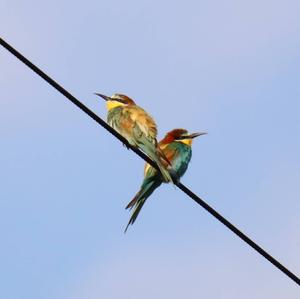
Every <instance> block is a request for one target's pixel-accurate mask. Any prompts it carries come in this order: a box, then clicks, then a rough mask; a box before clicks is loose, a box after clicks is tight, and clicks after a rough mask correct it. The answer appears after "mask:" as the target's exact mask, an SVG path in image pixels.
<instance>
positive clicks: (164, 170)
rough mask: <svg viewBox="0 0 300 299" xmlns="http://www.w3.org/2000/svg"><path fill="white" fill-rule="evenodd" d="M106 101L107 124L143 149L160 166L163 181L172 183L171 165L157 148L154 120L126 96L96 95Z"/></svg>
mask: <svg viewBox="0 0 300 299" xmlns="http://www.w3.org/2000/svg"><path fill="white" fill-rule="evenodd" d="M96 95H98V96H100V97H101V98H103V99H104V100H105V101H106V107H107V110H108V114H107V122H108V124H109V125H110V126H111V127H112V128H114V129H115V130H116V131H117V132H118V133H119V134H121V135H122V136H123V137H124V138H125V139H126V140H127V141H128V143H129V144H130V145H132V146H134V147H137V148H139V149H141V150H142V151H143V152H144V153H145V154H146V155H147V156H148V157H149V158H150V159H152V160H153V161H154V162H155V163H156V164H157V166H158V168H159V170H160V172H161V174H162V176H163V180H164V181H165V182H172V177H171V175H170V173H169V169H168V168H170V163H169V162H168V160H167V158H166V157H165V156H164V154H163V152H162V151H161V150H160V148H159V147H158V146H157V140H156V136H157V127H156V124H155V122H154V120H153V118H152V117H151V116H150V115H149V114H148V113H147V112H146V111H145V110H144V109H143V108H141V107H139V106H138V105H136V103H135V102H134V101H133V100H132V99H131V98H129V97H128V96H126V95H123V94H118V93H116V94H113V95H112V96H111V97H109V96H106V95H103V94H100V93H96Z"/></svg>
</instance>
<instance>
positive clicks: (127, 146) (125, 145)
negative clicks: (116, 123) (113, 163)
mask: <svg viewBox="0 0 300 299" xmlns="http://www.w3.org/2000/svg"><path fill="white" fill-rule="evenodd" d="M123 146H124V147H126V148H127V149H128V150H129V149H130V146H129V144H128V143H125V142H124V143H123Z"/></svg>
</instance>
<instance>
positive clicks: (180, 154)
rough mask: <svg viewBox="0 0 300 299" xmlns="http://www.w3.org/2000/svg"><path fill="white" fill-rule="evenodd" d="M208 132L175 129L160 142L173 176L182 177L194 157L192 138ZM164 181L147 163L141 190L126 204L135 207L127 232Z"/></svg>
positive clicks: (128, 206) (131, 207)
mask: <svg viewBox="0 0 300 299" xmlns="http://www.w3.org/2000/svg"><path fill="white" fill-rule="evenodd" d="M204 134H206V133H193V134H189V133H188V131H187V130H184V129H174V130H172V131H170V132H168V133H167V134H166V136H165V137H164V138H163V139H162V140H161V141H160V142H159V144H158V146H159V147H160V148H161V150H162V151H163V152H164V154H165V156H166V157H167V159H168V160H169V161H170V162H171V165H172V169H173V171H174V173H173V174H172V175H173V177H175V178H176V179H178V180H179V179H180V178H181V177H182V176H183V175H184V173H185V172H186V170H187V167H188V164H189V162H190V160H191V157H192V147H191V146H192V140H193V138H195V137H197V136H201V135H204ZM161 183H163V179H162V177H161V175H160V174H159V173H158V172H157V170H156V169H155V168H153V167H152V166H151V165H150V164H148V163H146V165H145V169H144V180H143V183H142V186H141V188H140V190H139V192H138V193H137V194H136V195H135V197H134V198H133V199H132V200H131V201H130V202H129V204H128V205H127V206H126V209H128V208H130V209H133V212H132V215H131V217H130V220H129V222H128V224H127V226H126V229H125V232H126V231H127V228H128V226H129V225H130V224H133V223H134V222H135V220H136V218H137V216H138V214H139V212H140V211H141V209H142V207H143V205H144V203H145V202H146V200H147V198H148V197H149V196H150V195H151V194H152V193H153V191H154V190H155V189H156V188H157V187H159V186H160V185H161Z"/></svg>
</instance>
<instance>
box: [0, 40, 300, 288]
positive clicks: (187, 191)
mask: <svg viewBox="0 0 300 299" xmlns="http://www.w3.org/2000/svg"><path fill="white" fill-rule="evenodd" d="M0 44H1V45H2V46H3V47H4V48H6V49H7V50H8V51H9V52H10V53H11V54H13V55H14V56H16V57H17V58H18V59H19V60H21V61H22V62H23V63H24V64H26V65H27V66H28V67H29V68H30V69H31V70H33V71H34V72H35V73H37V74H38V75H39V76H40V77H42V78H43V79H44V80H45V81H46V82H48V83H49V84H50V85H52V86H53V87H54V88H55V89H56V90H58V91H59V92H60V93H62V94H63V95H64V96H65V97H66V98H68V99H69V100H70V101H71V102H72V103H73V104H75V105H76V106H77V107H78V108H80V109H81V110H82V111H84V112H85V113H86V114H87V115H89V116H90V117H91V118H92V119H93V120H95V121H96V122H97V123H98V124H99V125H101V126H102V127H104V128H105V129H106V130H107V131H109V132H110V133H111V134H112V135H114V136H115V137H116V138H117V139H119V140H120V141H121V142H122V143H124V144H126V145H127V146H128V147H129V148H130V149H131V150H132V151H134V152H135V153H136V154H137V155H138V156H140V157H141V158H142V159H144V160H145V161H146V162H148V163H149V164H151V165H152V166H153V167H155V168H156V169H158V167H157V165H156V164H155V162H153V161H152V160H151V159H150V158H149V157H148V156H146V155H145V154H144V153H143V152H141V151H140V150H139V149H136V148H134V147H133V146H131V145H130V144H128V142H127V140H126V139H125V138H124V137H122V136H121V135H120V134H119V133H118V132H116V131H115V130H114V129H113V128H111V127H110V126H109V125H108V124H107V123H106V122H105V121H104V120H102V119H101V118H100V117H99V116H98V115H96V114H95V113H94V112H93V111H91V110H90V109H89V108H88V107H86V106H85V105H84V104H82V103H81V102H80V101H79V100H78V99H76V98H75V97H74V96H73V95H71V94H70V93H69V92H68V91H67V90H65V89H64V88H63V87H62V86H61V85H59V84H58V83H57V82H55V81H54V80H53V79H51V78H50V77H49V76H48V75H46V74H45V73H44V72H43V71H42V70H41V69H39V68H38V67H37V66H36V65H34V64H33V63H32V62H30V61H29V60H28V59H27V58H25V57H24V56H23V55H22V54H21V53H19V52H18V51H17V50H16V49H14V48H13V47H12V46H10V45H9V44H8V43H7V42H5V41H4V40H3V39H2V38H0ZM175 185H176V186H177V187H178V188H179V189H181V190H182V191H183V192H184V193H185V194H186V195H188V196H189V197H190V198H192V199H193V200H194V201H195V202H197V203H198V204H199V205H200V206H202V207H203V208H204V209H205V210H206V211H208V212H209V213H210V214H211V215H213V216H214V217H215V218H217V219H218V220H219V221H220V222H221V223H223V224H224V225H225V226H226V227H227V228H229V229H230V230H231V231H232V232H234V233H235V234H236V235H237V236H238V237H240V238H241V239H242V240H243V241H244V242H246V243H247V244H248V245H250V246H251V247H252V248H253V249H254V250H256V251H257V252H258V253H259V254H261V255H262V256H263V257H264V258H266V259H267V260H268V261H269V262H270V263H272V264H273V265H274V266H275V267H277V268H278V269H279V270H281V271H282V272H283V273H284V274H286V275H287V276H288V277H289V278H290V279H292V280H293V281H295V282H296V283H297V284H298V285H300V279H299V278H298V277H297V276H296V275H295V274H294V273H292V272H291V271H290V270H288V269H287V268H286V267H285V266H283V265H282V264H281V263H280V262H278V261H277V260H276V259H275V258H273V257H272V256H271V255H270V254H269V253H267V252H266V251H265V250H264V249H262V248H261V247H260V246H259V245H258V244H256V243H255V242H254V241H252V240H251V239H250V238H249V237H247V236H246V235H245V234H244V233H243V232H241V231H240V230H239V229H238V228H237V227H235V226H234V225H233V224H232V223H230V222H229V221H228V220H226V219H225V218H224V217H223V216H222V215H221V214H219V213H218V212H217V211H216V210H215V209H213V208H212V207H211V206H209V205H208V204H207V203H206V202H205V201H203V200H202V199H201V198H200V197H199V196H197V195H196V194H195V193H194V192H192V191H191V190H190V189H189V188H187V187H186V186H185V185H183V184H182V183H180V182H175Z"/></svg>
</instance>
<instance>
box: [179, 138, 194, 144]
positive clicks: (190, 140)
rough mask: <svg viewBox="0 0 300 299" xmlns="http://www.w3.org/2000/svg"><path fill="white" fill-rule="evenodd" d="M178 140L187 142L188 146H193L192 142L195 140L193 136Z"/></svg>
mask: <svg viewBox="0 0 300 299" xmlns="http://www.w3.org/2000/svg"><path fill="white" fill-rule="evenodd" d="M178 141H179V142H181V143H184V144H186V145H188V146H191V145H192V142H193V140H192V139H191V138H187V139H181V140H178Z"/></svg>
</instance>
